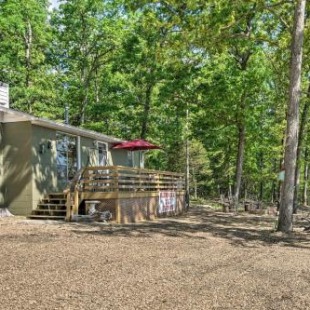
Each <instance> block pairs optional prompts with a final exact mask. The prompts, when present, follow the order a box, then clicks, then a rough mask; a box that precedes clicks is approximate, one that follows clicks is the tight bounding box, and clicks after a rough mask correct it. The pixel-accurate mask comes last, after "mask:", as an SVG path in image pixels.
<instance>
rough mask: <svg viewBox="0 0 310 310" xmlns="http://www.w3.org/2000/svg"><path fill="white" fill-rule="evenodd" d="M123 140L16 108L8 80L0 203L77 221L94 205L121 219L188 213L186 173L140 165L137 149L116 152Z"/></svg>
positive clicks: (0, 113)
mask: <svg viewBox="0 0 310 310" xmlns="http://www.w3.org/2000/svg"><path fill="white" fill-rule="evenodd" d="M121 142H122V140H121V139H118V138H116V137H111V136H107V135H104V134H101V133H97V132H94V131H91V130H86V129H81V128H78V127H74V126H70V125H68V124H64V123H57V122H54V121H51V120H47V119H42V118H37V117H35V116H32V115H29V114H26V113H22V112H19V111H16V110H13V109H10V108H9V103H8V86H7V85H5V84H3V83H2V84H1V85H0V208H7V209H8V210H9V211H10V212H11V213H12V214H13V215H24V216H30V217H31V218H51V219H67V220H72V219H73V218H74V217H76V216H79V215H81V216H83V215H87V214H88V212H89V209H91V208H92V209H93V208H94V206H95V208H97V210H99V211H102V212H104V211H109V212H110V213H111V214H112V218H113V220H115V221H116V222H119V223H127V222H136V221H140V220H145V219H151V218H156V217H158V216H165V215H171V214H178V213H180V212H182V211H183V209H184V204H185V200H184V176H183V175H182V174H177V173H172V172H160V171H151V170H147V169H143V168H141V167H142V166H143V165H142V164H141V162H140V161H139V160H140V159H141V158H142V156H139V153H138V152H131V151H128V150H123V149H113V146H114V145H116V144H119V143H121ZM138 159H139V160H138Z"/></svg>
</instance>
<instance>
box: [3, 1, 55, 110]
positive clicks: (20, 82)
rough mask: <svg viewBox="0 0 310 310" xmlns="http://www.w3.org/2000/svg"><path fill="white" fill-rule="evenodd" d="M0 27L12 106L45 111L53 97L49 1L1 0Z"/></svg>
mask: <svg viewBox="0 0 310 310" xmlns="http://www.w3.org/2000/svg"><path fill="white" fill-rule="evenodd" d="M0 29H1V31H0V68H1V70H0V80H2V81H4V82H7V83H8V84H10V89H11V92H10V94H11V98H10V101H11V106H12V107H14V108H17V109H20V110H22V111H26V112H30V113H35V114H39V115H42V114H43V115H44V111H45V110H47V109H46V107H47V105H48V104H50V103H51V101H52V100H51V99H53V97H54V95H53V86H52V73H51V70H50V69H51V68H50V67H49V66H48V63H47V61H46V55H47V51H48V45H49V40H50V27H49V23H48V1H47V0H29V1H18V0H7V1H0Z"/></svg>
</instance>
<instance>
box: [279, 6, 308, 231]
mask: <svg viewBox="0 0 310 310" xmlns="http://www.w3.org/2000/svg"><path fill="white" fill-rule="evenodd" d="M305 6H306V0H298V1H297V3H296V8H295V14H294V28H293V32H292V46H291V65H290V86H289V101H288V113H287V127H286V143H285V154H284V165H285V178H284V183H283V195H282V199H281V203H280V213H279V222H278V228H277V229H278V231H282V232H290V231H291V230H292V229H293V216H292V214H293V200H294V186H295V169H296V156H297V146H298V119H299V115H298V114H299V100H300V91H301V69H302V45H303V32H304V21H305Z"/></svg>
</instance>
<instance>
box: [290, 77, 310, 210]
mask: <svg viewBox="0 0 310 310" xmlns="http://www.w3.org/2000/svg"><path fill="white" fill-rule="evenodd" d="M309 93H310V83H309V86H308V98H309ZM309 108H310V100H306V102H305V105H304V108H303V110H302V114H301V120H300V126H299V133H298V146H297V155H296V169H295V190H294V204H293V213H294V214H296V213H297V208H298V192H299V181H300V180H299V179H300V161H301V153H302V144H303V141H304V136H305V132H306V130H307V120H308V114H309Z"/></svg>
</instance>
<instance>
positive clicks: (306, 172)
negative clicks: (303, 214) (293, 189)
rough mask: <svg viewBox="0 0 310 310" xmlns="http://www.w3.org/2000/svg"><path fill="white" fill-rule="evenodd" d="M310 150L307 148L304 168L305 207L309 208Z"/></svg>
mask: <svg viewBox="0 0 310 310" xmlns="http://www.w3.org/2000/svg"><path fill="white" fill-rule="evenodd" d="M308 157H309V149H308V147H306V150H305V167H304V188H303V206H304V207H307V206H308V192H307V191H308V177H309V163H308Z"/></svg>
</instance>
